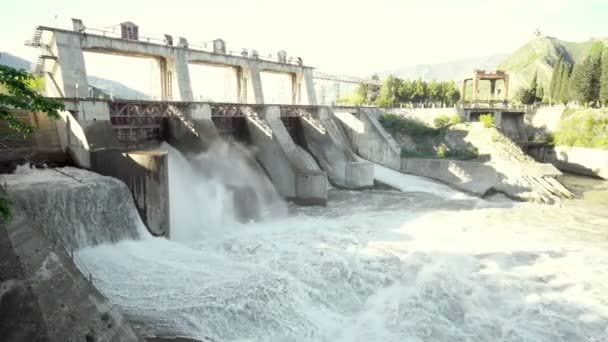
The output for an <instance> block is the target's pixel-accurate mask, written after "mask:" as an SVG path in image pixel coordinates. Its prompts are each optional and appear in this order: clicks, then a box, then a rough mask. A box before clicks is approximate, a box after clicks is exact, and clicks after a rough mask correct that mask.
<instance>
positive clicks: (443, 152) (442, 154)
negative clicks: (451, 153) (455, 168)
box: [437, 145, 448, 158]
mask: <svg viewBox="0 0 608 342" xmlns="http://www.w3.org/2000/svg"><path fill="white" fill-rule="evenodd" d="M447 156H448V148H447V147H446V146H445V145H439V147H437V157H439V158H446V157H447Z"/></svg>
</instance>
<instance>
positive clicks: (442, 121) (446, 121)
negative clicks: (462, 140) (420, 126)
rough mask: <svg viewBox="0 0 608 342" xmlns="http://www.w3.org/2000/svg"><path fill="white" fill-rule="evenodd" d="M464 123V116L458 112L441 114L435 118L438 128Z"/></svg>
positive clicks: (434, 122)
mask: <svg viewBox="0 0 608 342" xmlns="http://www.w3.org/2000/svg"><path fill="white" fill-rule="evenodd" d="M459 123H462V118H461V117H460V115H458V114H454V115H451V116H448V115H445V114H444V115H440V116H438V117H436V118H435V120H433V124H434V126H435V127H436V128H438V129H443V128H448V127H450V126H452V125H457V124H459Z"/></svg>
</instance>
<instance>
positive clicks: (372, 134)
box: [334, 108, 401, 170]
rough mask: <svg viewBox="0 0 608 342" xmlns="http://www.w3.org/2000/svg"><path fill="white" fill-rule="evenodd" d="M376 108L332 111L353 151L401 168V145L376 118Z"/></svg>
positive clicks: (386, 164) (371, 159) (394, 167)
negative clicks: (350, 111) (351, 111)
mask: <svg viewBox="0 0 608 342" xmlns="http://www.w3.org/2000/svg"><path fill="white" fill-rule="evenodd" d="M376 112H377V109H370V108H360V109H358V110H356V111H355V113H354V114H353V113H349V112H345V111H339V112H337V111H336V112H334V116H335V117H336V119H337V121H338V122H339V123H340V125H341V126H342V129H343V130H344V132H345V133H346V135H347V137H348V139H349V140H350V143H351V145H352V147H353V150H354V151H355V153H357V154H358V155H360V156H361V157H363V158H364V159H366V160H369V161H372V162H374V163H377V164H380V165H383V166H386V167H388V168H391V169H393V170H400V168H401V147H400V146H399V145H398V144H397V142H396V141H395V139H393V137H392V136H391V135H390V134H389V133H388V132H386V131H385V130H384V128H383V127H382V125H380V123H379V122H378V120H377V119H376Z"/></svg>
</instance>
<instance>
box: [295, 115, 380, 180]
mask: <svg viewBox="0 0 608 342" xmlns="http://www.w3.org/2000/svg"><path fill="white" fill-rule="evenodd" d="M315 114H316V115H315V116H316V117H309V118H302V121H303V122H302V127H303V130H304V132H303V133H304V140H305V141H306V147H307V148H308V150H309V151H310V152H311V153H312V154H313V156H314V157H315V158H316V159H317V161H318V162H319V165H320V166H321V168H322V169H323V170H324V171H326V172H327V175H328V177H329V179H330V180H331V181H332V183H334V184H335V185H337V186H339V187H343V188H347V189H361V188H368V187H371V186H373V184H374V167H373V164H371V163H369V162H366V161H363V160H362V159H360V158H359V157H358V156H357V155H356V153H355V152H354V151H352V149H351V147H350V142H349V141H348V138H347V137H346V135H345V134H344V133H343V132H342V130H341V129H340V127H339V126H338V125H337V124H336V122H334V121H333V119H332V117H331V115H330V112H329V110H328V109H327V108H324V107H322V108H319V110H318V112H317V113H315Z"/></svg>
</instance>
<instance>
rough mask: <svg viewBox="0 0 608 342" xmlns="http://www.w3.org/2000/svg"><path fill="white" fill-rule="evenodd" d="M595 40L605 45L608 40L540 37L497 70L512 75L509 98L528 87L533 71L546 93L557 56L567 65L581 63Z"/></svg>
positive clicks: (515, 53) (607, 43)
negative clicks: (576, 40)
mask: <svg viewBox="0 0 608 342" xmlns="http://www.w3.org/2000/svg"><path fill="white" fill-rule="evenodd" d="M598 41H600V42H602V43H603V44H604V45H608V38H599V39H598V38H595V39H591V40H588V41H586V42H567V41H563V40H559V39H556V38H553V37H539V38H536V39H533V40H531V41H530V42H528V43H527V44H526V45H524V46H522V47H521V48H519V49H518V50H517V51H515V52H514V53H513V54H512V55H510V56H509V57H507V58H506V59H505V60H504V61H503V62H502V63H500V65H499V66H498V68H499V69H501V70H505V71H507V72H509V74H510V75H511V77H510V89H511V91H510V95H511V96H513V95H514V94H515V93H516V91H517V89H519V88H520V87H527V86H529V85H530V82H531V81H532V77H533V76H534V73H535V72H538V83H539V84H540V85H542V86H543V88H544V89H545V93H547V92H548V91H549V83H550V82H551V75H552V73H553V67H554V66H555V64H556V63H557V60H558V58H559V56H563V57H564V58H565V60H566V61H568V62H569V63H570V64H572V63H575V62H580V61H582V60H584V59H585V57H587V56H588V55H589V52H590V50H591V47H592V46H593V44H594V43H595V42H598Z"/></svg>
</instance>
